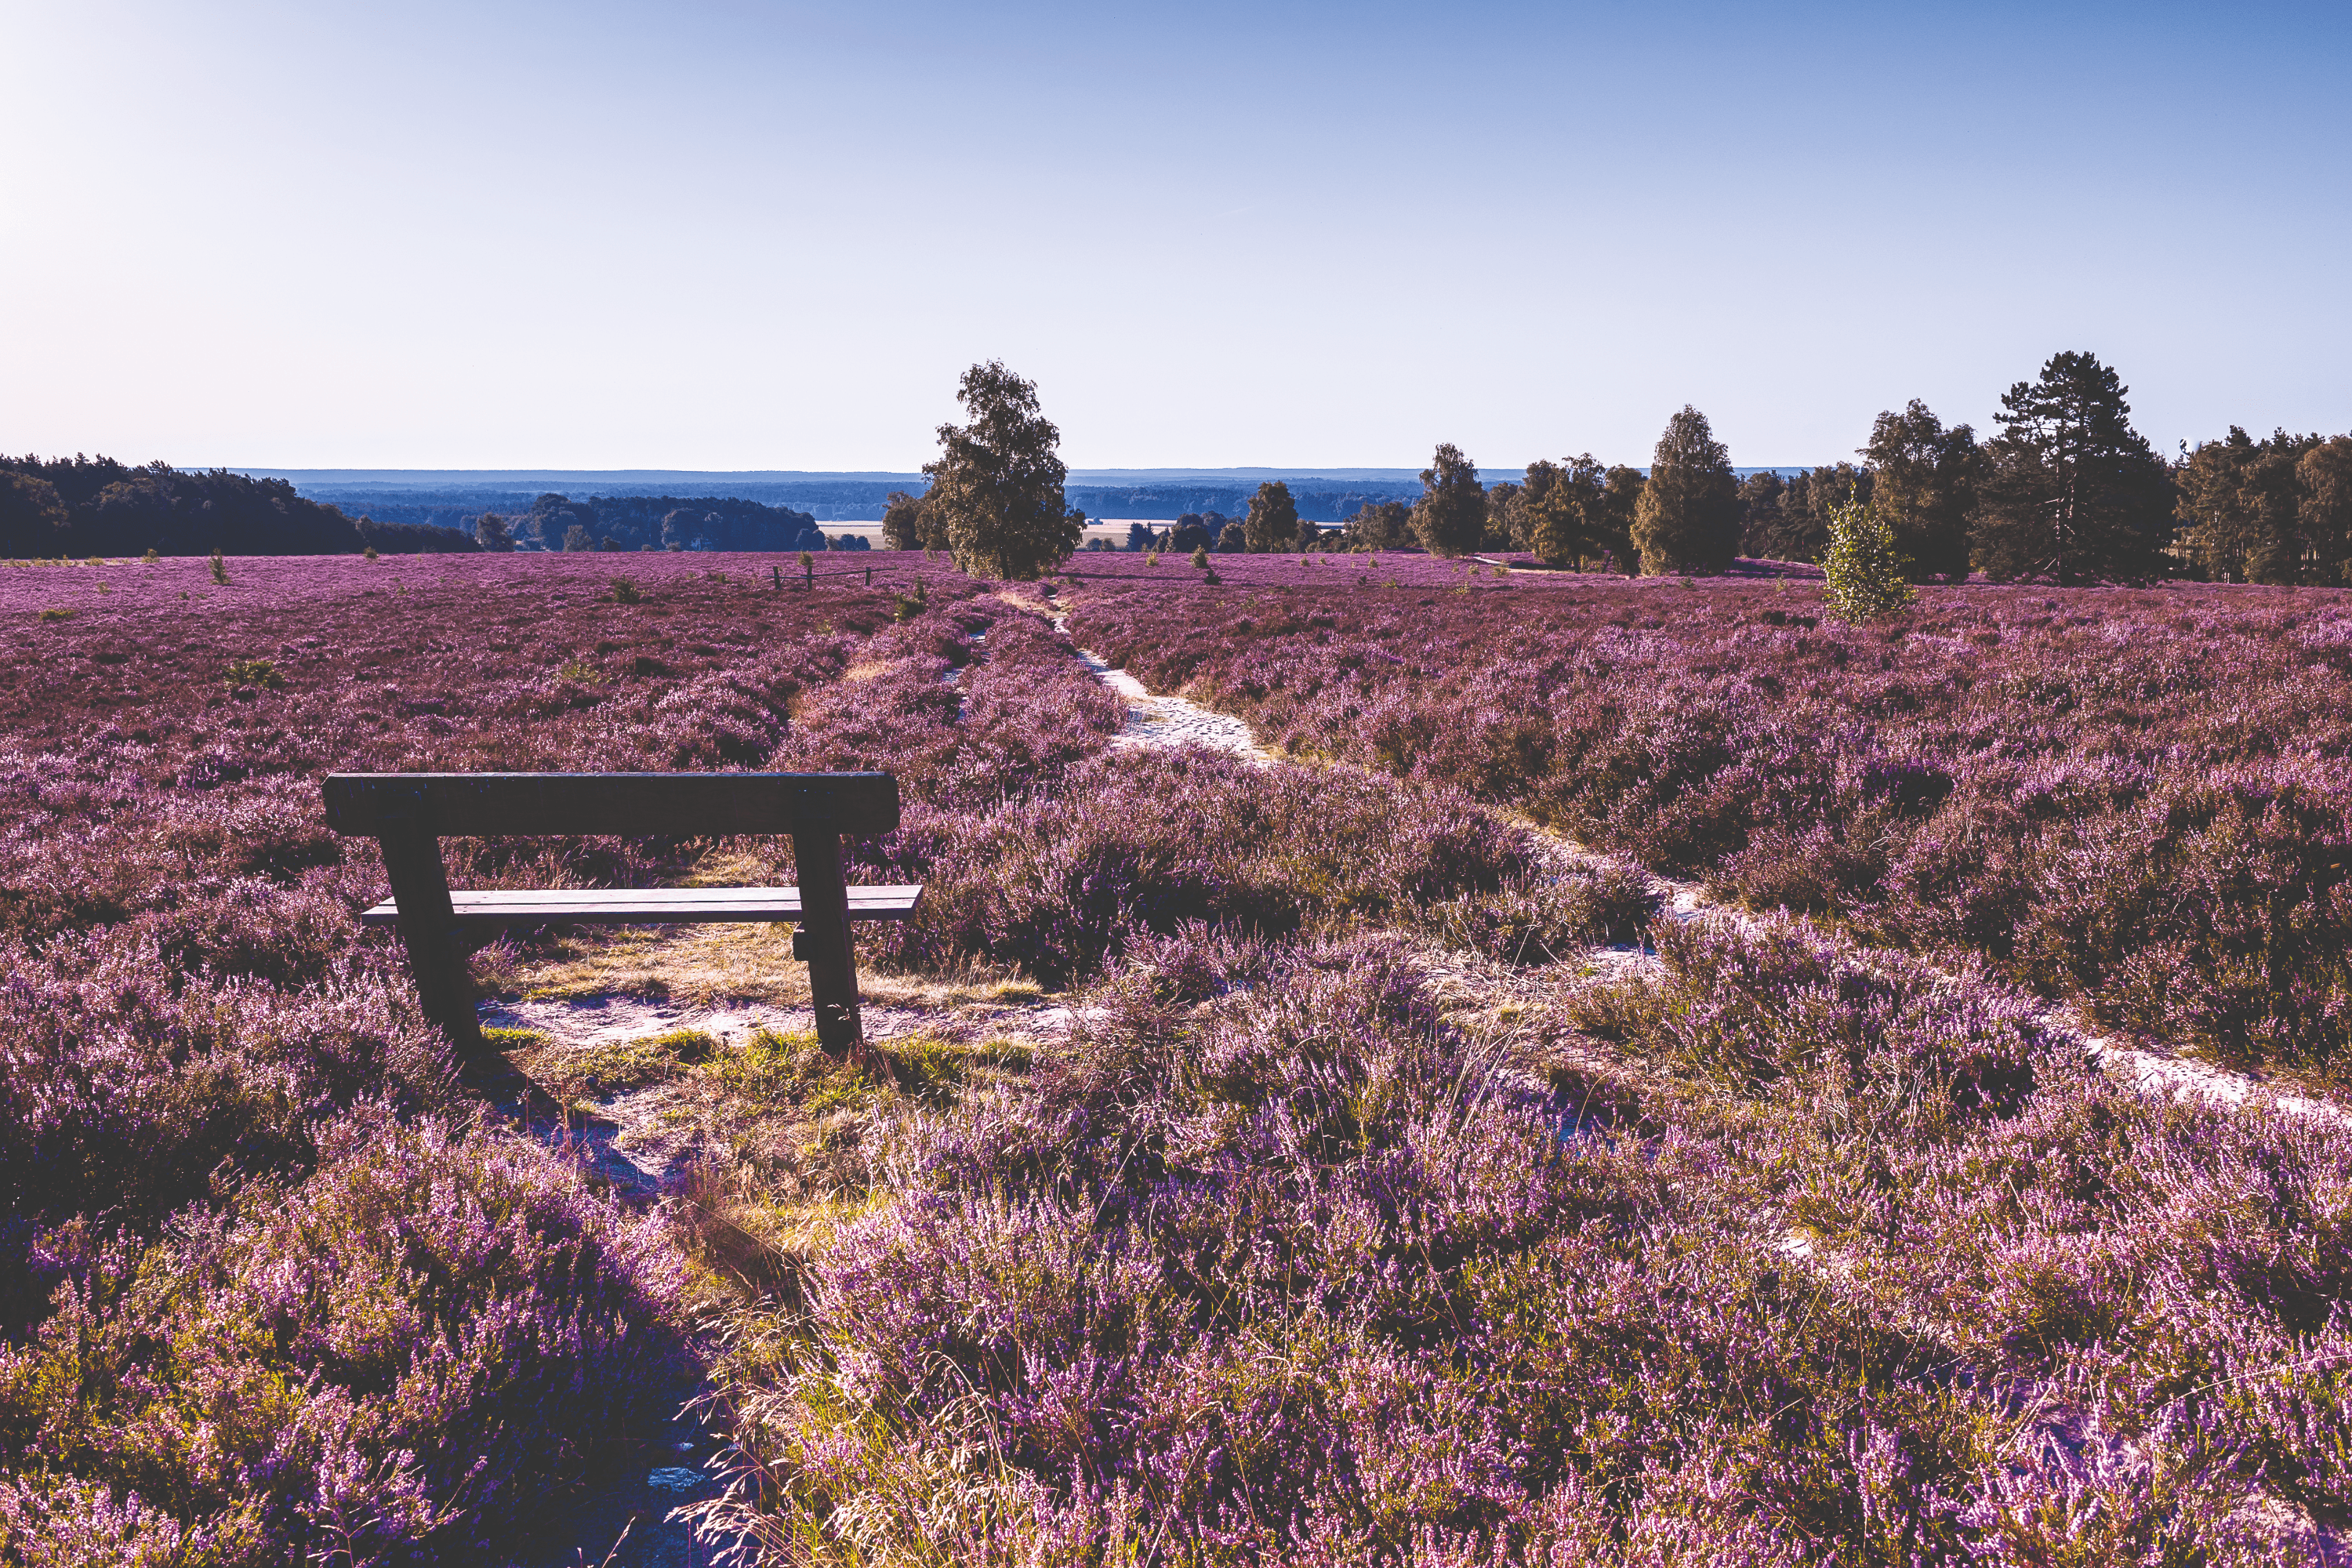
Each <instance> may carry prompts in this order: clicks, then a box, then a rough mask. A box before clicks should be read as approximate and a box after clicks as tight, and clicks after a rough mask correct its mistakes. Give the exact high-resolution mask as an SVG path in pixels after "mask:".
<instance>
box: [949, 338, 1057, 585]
mask: <svg viewBox="0 0 2352 1568" xmlns="http://www.w3.org/2000/svg"><path fill="white" fill-rule="evenodd" d="M956 401H957V402H959V403H961V404H962V405H964V412H965V414H966V415H967V416H970V418H971V423H970V424H969V425H965V426H961V427H959V426H953V425H942V426H940V432H939V435H940V455H939V458H937V459H936V460H935V461H932V462H929V463H926V464H924V465H923V472H924V473H925V474H926V475H927V476H929V479H930V481H931V488H930V491H929V494H928V495H927V496H925V497H924V500H925V502H926V505H927V508H928V509H929V510H931V511H932V512H933V514H934V515H935V516H936V517H937V518H938V519H939V520H940V521H941V522H942V523H943V524H944V525H945V531H946V533H947V543H948V549H949V551H950V552H951V553H952V554H953V555H954V556H955V562H956V565H957V567H958V569H960V570H961V571H963V572H966V573H969V574H971V575H972V576H975V577H999V578H1008V579H1009V578H1029V577H1035V576H1036V575H1038V574H1040V573H1041V572H1045V571H1047V570H1050V569H1051V568H1053V567H1055V566H1058V565H1060V564H1061V563H1063V562H1065V561H1066V560H1068V559H1069V557H1070V552H1072V551H1074V550H1076V548H1077V547H1078V540H1079V539H1080V537H1081V536H1082V535H1083V534H1084V533H1085V531H1086V522H1085V520H1084V518H1083V517H1082V516H1081V515H1080V514H1079V513H1077V512H1075V511H1073V510H1070V507H1069V503H1068V502H1067V500H1065V499H1064V497H1063V494H1062V481H1063V480H1064V479H1065V478H1066V477H1067V475H1068V471H1069V470H1068V469H1067V468H1065V467H1064V466H1063V464H1062V459H1061V458H1060V456H1059V455H1058V453H1057V452H1056V448H1057V447H1059V446H1060V444H1061V439H1062V433H1061V432H1060V431H1059V430H1057V429H1055V427H1054V424H1053V421H1051V420H1049V419H1047V418H1046V417H1045V415H1043V414H1042V413H1040V412H1039V411H1038V405H1037V384H1036V383H1034V382H1033V381H1028V380H1025V379H1024V378H1023V377H1021V376H1019V375H1016V374H1013V372H1012V371H1010V370H1008V369H1006V368H1005V365H1004V363H1003V361H1002V360H991V361H989V362H988V363H986V364H976V365H973V366H972V367H971V369H970V370H968V371H966V372H964V374H963V380H962V382H961V384H959V385H958V387H957V388H956Z"/></svg>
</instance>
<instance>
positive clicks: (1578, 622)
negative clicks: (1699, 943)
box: [1073, 574, 2352, 1074]
mask: <svg viewBox="0 0 2352 1568" xmlns="http://www.w3.org/2000/svg"><path fill="white" fill-rule="evenodd" d="M1509 581H1510V586H1509V587H1507V588H1502V589H1498V590H1497V589H1489V590H1486V591H1484V592H1482V593H1474V594H1472V595H1465V596H1453V595H1449V596H1447V597H1445V598H1444V599H1440V598H1438V597H1435V596H1433V595H1430V594H1429V593H1428V592H1426V591H1425V590H1423V591H1419V592H1416V591H1415V590H1414V589H1413V588H1410V587H1408V588H1404V589H1401V590H1380V589H1373V590H1372V591H1370V592H1366V591H1364V590H1363V589H1362V588H1361V587H1360V586H1359V587H1357V588H1356V589H1355V590H1353V591H1343V592H1339V593H1328V592H1320V591H1316V590H1312V589H1307V588H1301V587H1293V586H1287V585H1286V586H1284V587H1282V588H1280V589H1279V590H1276V589H1275V588H1273V587H1272V585H1271V584H1259V585H1258V586H1257V587H1256V590H1255V592H1251V593H1248V594H1247V595H1245V596H1244V597H1242V598H1239V599H1237V600H1236V601H1234V602H1233V603H1230V604H1223V603H1218V602H1216V601H1214V600H1211V599H1206V598H1202V597H1198V596H1192V595H1181V594H1178V595H1171V594H1146V593H1143V592H1141V591H1139V590H1137V589H1132V588H1128V587H1125V586H1123V585H1110V584H1089V587H1088V589H1087V594H1086V596H1085V597H1084V598H1083V599H1081V600H1080V602H1079V603H1078V604H1077V605H1076V606H1075V610H1074V616H1073V627H1074V630H1075V632H1076V635H1077V637H1079V638H1080V639H1081V640H1082V641H1084V642H1085V643H1086V644H1087V646H1089V647H1094V648H1096V649H1097V650H1098V651H1100V652H1101V653H1102V654H1104V656H1105V657H1107V658H1109V659H1110V660H1112V661H1113V662H1114V663H1118V664H1121V665H1124V666H1125V667H1126V668H1129V669H1131V670H1133V671H1134V672H1135V673H1136V674H1137V675H1138V676H1139V678H1140V679H1144V680H1145V681H1146V682H1147V683H1149V684H1150V685H1151V686H1153V687H1154V688H1156V689H1167V690H1183V691H1186V692H1188V693H1189V694H1191V695H1192V696H1194V697H1195V698H1197V699H1200V700H1207V701H1210V702H1212V703H1213V704H1215V705H1217V706H1221V707H1224V708H1226V709H1228V710H1233V711H1236V712H1239V713H1242V714H1243V715H1244V716H1246V717H1248V718H1249V719H1250V720H1251V721H1253V723H1254V724H1255V726H1256V728H1257V730H1258V731H1259V733H1260V734H1261V736H1263V737H1264V738H1265V739H1266V740H1267V741H1269V742H1272V743H1274V744H1276V745H1277V746H1280V747H1285V748H1286V749H1287V750H1289V751H1290V752H1292V753H1294V754H1297V755H1303V756H1321V757H1329V758H1334V759H1339V760H1345V761H1349V762H1354V763H1359V764H1360V765H1364V766H1369V767H1374V768H1379V769H1381V770H1384V771H1387V772H1390V773H1394V774H1398V775H1402V776H1405V777H1412V778H1421V779H1426V780H1429V781H1432V782H1439V783H1447V784H1456V785H1459V786H1461V787H1462V788H1464V789H1465V790H1466V791H1467V792H1469V793H1470V794H1471V795H1473V796H1474V797H1475V798H1477V799H1480V800H1483V801H1490V802H1495V803H1497V804H1500V805H1508V806H1514V807H1517V808H1518V809H1522V810H1525V811H1527V812H1528V814H1529V815H1531V816H1534V817H1535V818H1536V819H1537V820H1538V821H1540V822H1543V823H1546V824H1548V825H1550V826H1557V827H1559V828H1561V829H1564V830H1566V831H1568V832H1570V833H1571V834H1573V835H1575V836H1576V837H1579V838H1580V839H1582V840H1583V841H1585V842H1586V843H1587V844H1588V845H1590V846H1591V847H1596V848H1600V849H1603V850H1607V851H1610V852H1612V853H1617V854H1622V855H1625V856H1628V857H1630V858H1634V859H1636V860H1639V861H1641V862H1643V864H1645V865H1648V866H1650V867H1651V868H1655V869H1660V870H1666V871H1672V872H1678V873H1682V874H1698V875H1702V876H1706V877H1707V878H1709V879H1711V880H1712V881H1713V882H1714V883H1715V885H1716V886H1717V889H1720V890H1721V891H1724V892H1727V893H1729V894H1732V895H1735V896H1738V897H1740V898H1742V899H1745V900H1748V902H1749V903H1751V904H1753V905H1755V906H1757V907H1759V908H1764V909H1771V908H1776V907H1783V906H1785V907H1788V908H1791V909H1797V910H1809V911H1813V912H1819V913H1823V914H1828V915H1832V916H1834V917H1835V918H1837V919H1839V920H1840V921H1844V922H1847V923H1848V924H1850V925H1851V926H1853V928H1854V929H1855V930H1857V931H1861V932H1863V933H1864V934H1867V935H1869V936H1871V937H1873V938H1874V939H1876V940H1880V941H1883V942H1887V943H1889V944H1891V945H1895V946H1906V947H1919V948H1924V949H1927V950H1929V951H1947V952H1950V951H1962V952H1978V953H1980V954H1982V955H1984V956H1986V957H1987V958H1989V959H1990V961H1992V962H1993V963H1996V964H1997V965H1999V966H2000V968H2002V969H2003V970H2004V971H2006V972H2007V973H2010V974H2011V975H2012V976H2014V977H2016V978H2018V979H2021V980H2023V981H2026V982H2027V983H2029V984H2032V985H2034V986H2036V987H2039V988H2042V989H2043V990H2045V991H2047V992H2049V993H2052V994H2059V995H2064V996H2068V997H2072V998H2075V999H2078V1000H2080V1001H2082V1002H2083V1003H2084V1004H2085V1005H2087V1006H2088V1007H2089V1009H2090V1010H2091V1011H2092V1013H2093V1014H2094V1016H2096V1017H2097V1018H2098V1019H2099V1020H2101V1021H2102V1022H2104V1023H2105V1024H2107V1025H2109V1026H2117V1027H2125V1028H2129V1029H2133V1030H2136V1031H2144V1032H2146V1033H2147V1034H2148V1035H2150V1036H2151V1037H2155V1038H2156V1039H2158V1040H2159V1041H2164V1042H2167V1043H2170V1044H2175V1045H2182V1046H2189V1047H2200V1048H2203V1049H2206V1050H2209V1051H2211V1052H2213V1053H2215V1054H2217V1055H2219V1056H2221V1057H2223V1058H2226V1059H2228V1060H2231V1061H2233V1062H2240V1063H2246V1064H2262V1063H2266V1062H2267V1063H2275V1064H2279V1065H2283V1066H2292V1067H2296V1068H2302V1069H2305V1070H2310V1071H2315V1072H2319V1073H2322V1074H2325V1073H2327V1072H2330V1071H2333V1070H2335V1069H2334V1068H2330V1067H2329V1066H2328V1065H2327V1064H2329V1063H2330V1062H2332V1061H2335V1060H2336V1059H2337V1058H2339V1057H2340V1056H2341V1055H2342V1053H2343V1052H2344V1050H2345V1047H2346V1046H2347V1041H2352V982H2347V976H2346V972H2345V967H2344V964H2345V959H2344V954H2345V952H2347V948H2352V903H2347V898H2352V892H2347V887H2352V884H2347V881H2346V879H2344V878H2343V876H2342V874H2341V872H2340V871H2339V870H2338V869H2337V868H2338V867H2339V866H2340V865H2341V864H2343V863H2344V861H2345V855H2346V851H2345V850H2344V848H2343V846H2344V845H2346V844H2347V843H2352V778H2347V773H2346V772H2345V761H2344V760H2345V758H2346V757H2347V755H2352V728H2347V721H2346V719H2345V715H2346V714H2347V712H2352V685H2347V677H2352V661H2347V659H2346V658H2344V657H2343V656H2342V654H2341V653H2340V651H2338V650H2337V647H2336V642H2335V640H2333V639H2334V637H2335V636H2336V634H2335V633H2334V632H2332V631H2331V630H2330V629H2329V628H2331V627H2334V626H2339V625H2341V624H2343V623H2344V622H2346V621H2347V619H2352V616H2347V609H2346V607H2345V606H2344V605H2340V604H2338V603H2337V602H2336V596H2335V595H2320V594H2312V593H2305V594H2303V595H2298V596H2296V597H2295V598H2294V599H2292V600H2290V599H2285V598H2281V597H2275V596H2273V597H2263V596H2261V595H2256V594H2254V593H2252V591H2248V590H2232V589H2227V588H2210V587H2199V588H2187V589H2168V590H2160V591H2149V592H2144V593H2131V592H2126V591H2122V590H2102V591H2095V592H2089V593H2072V594H2055V593H2052V592H2049V591H2026V590H2013V589H2012V590H2000V589H1969V590H1942V591H1937V590H1930V591H1927V593H1925V594H1923V595H1922V596H1921V598H1920V600H1919V602H1918V604H1917V605H1916V607H1915V608H1914V609H1913V610H1912V611H1911V612H1910V613H1909V614H1908V615H1907V616H1906V617H1904V620H1903V621H1902V623H1901V624H1900V625H1897V626H1886V627H1876V626H1873V627H1850V628H1835V629H1833V627H1832V626H1815V625H1814V624H1812V623H1813V622H1814V620H1815V618H1816V617H1814V616H1811V615H1803V614H1794V613H1792V610H1794V609H1795V608H1798V607H1801V606H1806V605H1812V604H1813V603H1814V599H1813V591H1812V590H1811V589H1810V588H1806V589H1801V590H1799V591H1798V593H1797V594H1796V595H1790V594H1788V593H1785V592H1781V591H1777V590H1768V589H1766V588H1764V587H1763V586H1761V585H1759V586H1758V587H1755V588H1748V587H1739V586H1733V585H1730V584H1721V585H1717V586H1716V587H1713V588H1710V589H1709V590H1708V591H1707V592H1706V593H1705V594H1701V595H1682V596H1679V597H1677V598H1675V599H1674V600H1669V599H1668V598H1666V597H1664V596H1663V595H1662V594H1661V593H1660V591H1659V589H1658V588H1657V587H1655V586H1652V585H1650V584H1643V585H1640V586H1633V585H1627V586H1624V587H1598V586H1594V585H1591V584H1575V583H1574V582H1573V581H1570V582H1567V583H1562V582H1561V581H1559V578H1558V577H1557V576H1555V577H1553V578H1552V580H1551V581H1550V582H1549V583H1548V584H1543V585H1541V586H1538V587H1522V586H1521V584H1528V582H1529V574H1518V575H1515V576H1514V577H1513V578H1511V579H1510V580H1509ZM1529 592H1533V593H1539V594H1541V595H1543V597H1542V598H1541V599H1540V600H1538V601H1535V602H1536V603H1539V604H1541V605H1544V606H1546V613H1545V614H1543V615H1542V616H1530V615H1529V614H1528V610H1527V608H1526V604H1525V602H1523V601H1522V600H1520V599H1517V598H1504V599H1497V598H1495V597H1492V596H1490V595H1493V594H1496V593H1501V594H1506V595H1521V594H1525V593H1529ZM1439 605H1444V606H1445V608H1444V609H1442V610H1441V609H1439V608H1438V606H1439Z"/></svg>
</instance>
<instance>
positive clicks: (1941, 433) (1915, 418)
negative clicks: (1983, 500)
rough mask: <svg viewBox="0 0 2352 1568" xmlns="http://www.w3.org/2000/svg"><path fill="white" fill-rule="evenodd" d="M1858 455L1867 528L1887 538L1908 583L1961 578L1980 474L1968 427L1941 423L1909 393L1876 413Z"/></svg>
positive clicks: (1973, 435)
mask: <svg viewBox="0 0 2352 1568" xmlns="http://www.w3.org/2000/svg"><path fill="white" fill-rule="evenodd" d="M1861 456H1862V457H1863V458H1864V460H1865V461H1867V462H1868V463H1869V465H1870V474H1871V479H1872V481H1873V482H1872V489H1871V493H1870V495H1869V496H1868V497H1867V498H1866V499H1867V502H1868V505H1869V507H1870V509H1871V512H1872V516H1873V519H1874V527H1879V526H1883V527H1884V528H1885V530H1886V531H1887V533H1888V535H1889V536H1890V537H1891V538H1892V539H1893V541H1894V549H1895V554H1896V555H1897V556H1899V557H1900V558H1901V559H1902V560H1903V562H1904V563H1905V564H1904V572H1905V574H1906V576H1907V577H1908V578H1909V579H1910V580H1911V581H1912V582H1915V583H1925V582H1930V581H1934V580H1937V579H1942V580H1946V581H1949V582H1954V583H1957V582H1959V581H1961V580H1963V579H1964V578H1966V577H1967V576H1968V574H1969V518H1970V517H1971V516H1972V515H1973V514H1974V513H1975V511H1976V508H1977V489H1978V487H1979V484H1980V483H1981V482H1982V480H1983V474H1984V455H1983V453H1982V452H1981V451H1980V450H1979V448H1978V447H1977V437H1976V432H1975V431H1974V430H1972V429H1970V428H1969V426H1966V425H1955V426H1952V427H1951V428H1950V429H1946V428H1945V427H1944V423H1943V421H1942V420H1940V419H1938V418H1937V417H1936V416H1935V414H1934V413H1933V412H1932V411H1931V410H1930V409H1929V408H1928V407H1927V405H1926V404H1925V403H1922V402H1921V401H1919V399H1917V398H1916V397H1915V398H1913V399H1912V400H1911V401H1910V403H1909V404H1908V405H1906V407H1905V408H1904V410H1903V412H1902V413H1900V414H1895V413H1892V412H1887V413H1882V414H1880V415H1879V416H1878V421H1877V423H1876V424H1875V425H1874V426H1871V431H1870V444H1869V445H1868V446H1867V447H1864V448H1863V449H1862V452H1861Z"/></svg>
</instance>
